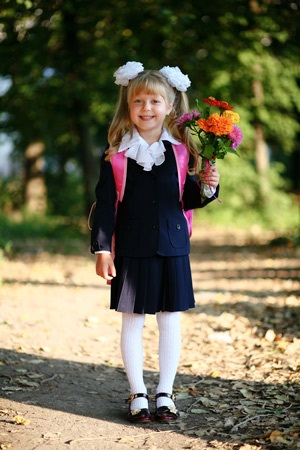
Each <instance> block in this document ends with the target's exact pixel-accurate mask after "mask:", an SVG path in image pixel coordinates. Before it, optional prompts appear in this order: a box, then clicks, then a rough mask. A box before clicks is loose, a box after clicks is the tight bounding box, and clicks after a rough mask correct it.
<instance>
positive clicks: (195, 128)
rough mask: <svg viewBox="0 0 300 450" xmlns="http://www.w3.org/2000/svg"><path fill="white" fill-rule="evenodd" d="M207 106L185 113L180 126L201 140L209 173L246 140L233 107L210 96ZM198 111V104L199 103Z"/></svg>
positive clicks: (201, 150)
mask: <svg viewBox="0 0 300 450" xmlns="http://www.w3.org/2000/svg"><path fill="white" fill-rule="evenodd" d="M203 103H206V104H207V105H208V106H207V107H206V108H205V110H204V112H200V111H198V109H194V110H193V111H192V112H191V113H186V114H184V115H183V116H181V117H180V118H179V119H178V126H179V127H181V128H182V127H188V128H190V130H191V133H192V134H194V135H196V136H197V137H198V139H199V144H200V151H199V154H200V156H201V158H202V163H201V170H203V171H206V172H207V171H208V170H209V168H210V166H211V165H213V164H215V161H216V159H224V157H225V155H226V154H227V153H232V154H234V155H237V156H239V155H238V153H237V151H236V149H237V147H238V146H239V145H240V143H241V142H242V139H243V133H242V131H241V130H240V128H239V127H238V126H237V125H236V124H237V123H238V122H239V120H240V116H239V114H238V113H236V112H234V111H233V109H234V107H233V106H231V105H229V104H228V103H227V102H224V101H221V100H216V99H215V98H214V97H208V98H206V99H204V100H203ZM196 106H197V108H198V106H199V102H198V100H196ZM211 106H215V107H217V108H218V109H219V112H215V113H212V114H211V112H210V108H211ZM207 188H209V187H208V186H204V192H203V193H204V195H206V196H212V195H207V194H209V193H208V189H207Z"/></svg>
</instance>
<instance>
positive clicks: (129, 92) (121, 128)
mask: <svg viewBox="0 0 300 450" xmlns="http://www.w3.org/2000/svg"><path fill="white" fill-rule="evenodd" d="M141 91H143V92H145V93H146V94H149V95H151V94H156V95H157V94H158V95H161V96H162V97H163V98H164V100H165V102H166V104H167V105H173V108H172V111H171V113H170V118H169V120H168V121H166V123H165V127H166V128H167V129H168V131H169V132H170V133H171V134H172V136H174V138H176V139H178V140H180V141H181V142H182V143H183V144H184V145H185V146H186V147H187V149H188V151H189V153H190V154H191V156H192V161H193V168H194V169H196V168H197V164H198V157H199V153H198V149H197V146H196V144H195V142H194V141H193V139H192V136H191V134H190V130H189V129H188V128H186V127H184V128H179V127H178V124H177V120H178V118H179V117H180V116H182V115H183V114H185V113H187V112H188V111H189V102H188V98H187V95H186V94H185V92H180V91H178V90H177V89H175V88H173V87H172V86H171V85H170V84H169V83H168V81H167V79H166V78H165V77H164V76H163V75H162V74H161V73H160V72H159V71H158V70H144V71H143V72H140V73H139V74H138V75H137V77H136V78H134V79H133V80H131V81H130V82H129V84H128V86H121V87H120V92H119V98H118V103H117V107H116V112H115V114H114V117H113V120H112V122H111V125H110V127H109V130H108V142H109V149H108V150H107V157H106V159H109V158H110V157H111V156H112V155H113V154H114V153H116V152H117V150H118V147H119V145H120V143H121V140H122V138H123V136H124V134H125V133H127V132H128V131H129V132H130V133H131V135H132V133H133V128H134V124H133V123H132V121H131V119H130V115H129V107H128V104H129V101H130V99H131V98H132V97H133V96H135V95H138V94H139V93H140V92H141Z"/></svg>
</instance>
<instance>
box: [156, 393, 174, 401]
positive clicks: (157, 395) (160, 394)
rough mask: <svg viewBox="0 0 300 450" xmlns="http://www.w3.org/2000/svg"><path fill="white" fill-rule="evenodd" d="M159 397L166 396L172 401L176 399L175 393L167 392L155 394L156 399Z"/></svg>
mask: <svg viewBox="0 0 300 450" xmlns="http://www.w3.org/2000/svg"><path fill="white" fill-rule="evenodd" d="M160 397H168V398H170V399H171V400H173V402H175V400H176V396H175V394H168V393H167V392H159V393H158V394H156V396H155V400H157V399H158V398H160Z"/></svg>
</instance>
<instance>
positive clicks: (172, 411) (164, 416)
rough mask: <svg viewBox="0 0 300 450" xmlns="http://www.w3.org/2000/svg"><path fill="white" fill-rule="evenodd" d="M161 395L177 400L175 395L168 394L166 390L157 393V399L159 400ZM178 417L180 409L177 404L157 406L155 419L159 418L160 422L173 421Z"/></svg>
mask: <svg viewBox="0 0 300 450" xmlns="http://www.w3.org/2000/svg"><path fill="white" fill-rule="evenodd" d="M159 397H168V398H170V399H171V400H173V402H175V400H176V398H175V395H171V394H167V393H166V392H160V393H159V394H156V396H155V400H157V399H158V398H159ZM178 417H179V411H178V409H177V408H176V406H175V407H172V406H160V407H159V408H156V411H155V416H154V418H155V420H158V421H160V422H171V421H174V420H177V419H178Z"/></svg>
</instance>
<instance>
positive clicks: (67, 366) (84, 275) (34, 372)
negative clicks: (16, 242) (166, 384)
mask: <svg viewBox="0 0 300 450" xmlns="http://www.w3.org/2000/svg"><path fill="white" fill-rule="evenodd" d="M203 234H204V233H203ZM192 243H193V251H192V255H191V261H192V268H193V277H194V287H195V295H196V302H197V306H196V308H195V310H191V311H189V312H187V313H184V314H182V337H183V350H182V357H181V361H180V366H179V370H178V375H177V377H176V383H175V388H176V392H177V406H178V408H179V410H180V411H181V419H180V420H179V421H178V422H177V423H175V424H172V425H161V424H158V423H155V422H153V423H151V424H150V425H147V426H145V425H142V426H134V425H132V424H130V423H128V422H127V419H126V410H127V406H126V405H125V403H124V399H125V398H127V396H128V385H127V381H126V377H125V374H124V371H123V368H122V361H121V356H120V351H119V338H120V315H119V314H117V313H115V312H112V311H109V310H108V298H109V289H108V287H107V286H106V285H105V283H104V282H103V281H102V280H101V279H99V278H98V277H96V276H95V274H94V257H93V256H92V255H89V254H88V250H87V249H86V253H85V252H83V253H82V255H81V256H64V255H49V254H47V253H44V252H39V253H38V254H36V255H33V254H29V253H27V254H26V253H22V254H21V255H20V256H19V257H18V258H15V259H13V260H6V259H3V260H2V261H0V300H1V315H0V338H1V347H2V348H1V350H0V392H1V400H0V402H1V403H0V405H1V406H0V449H2V450H5V449H9V448H11V449H13V450H35V449H51V450H63V449H66V450H67V449H68V448H70V449H71V450H79V449H80V450H83V449H88V450H94V449H95V450H111V449H116V450H125V449H126V450H127V449H149V450H160V449H163V450H168V449H222V450H228V449H234V450H236V449H241V450H251V449H282V448H288V449H293V450H295V449H300V437H299V436H300V329H299V323H300V320H299V319H300V308H299V306H300V297H299V296H300V281H299V280H300V268H299V251H298V252H297V251H296V250H293V249H288V248H271V247H269V246H265V245H264V242H262V241H261V242H257V241H255V240H253V239H252V238H251V237H249V236H245V235H243V234H242V233H241V234H240V233H235V234H234V235H230V234H225V233H224V232H219V233H218V232H216V233H214V237H213V239H212V240H211V241H210V242H209V241H207V240H204V239H202V233H201V230H198V231H197V232H195V233H194V236H193V240H192ZM1 279H2V282H1ZM144 337H145V339H144V343H145V377H146V380H147V385H148V388H149V391H150V393H154V392H155V386H156V383H157V379H158V373H157V369H158V359H157V338H158V335H157V329H156V323H155V318H154V317H148V318H147V321H146V327H145V334H144ZM18 422H21V423H18Z"/></svg>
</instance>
